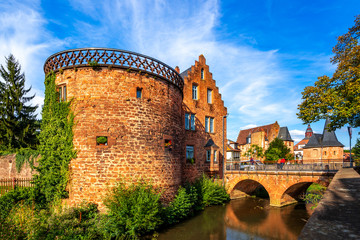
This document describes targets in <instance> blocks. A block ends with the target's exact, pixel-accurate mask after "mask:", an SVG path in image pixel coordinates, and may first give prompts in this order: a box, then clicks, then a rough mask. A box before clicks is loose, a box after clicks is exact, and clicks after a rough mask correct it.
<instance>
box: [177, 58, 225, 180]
mask: <svg viewBox="0 0 360 240" xmlns="http://www.w3.org/2000/svg"><path fill="white" fill-rule="evenodd" d="M201 69H203V79H202V78H201ZM184 83H185V86H184V101H183V111H184V114H185V112H187V113H192V114H195V131H193V130H185V146H186V145H188V146H194V155H195V163H194V164H191V163H189V162H188V161H187V160H186V159H185V157H184V158H183V159H182V163H183V165H184V166H183V181H193V180H194V179H195V178H197V177H199V176H201V174H202V173H208V174H209V175H212V176H214V175H216V176H217V177H222V176H221V175H222V158H223V116H225V115H226V114H227V109H226V107H225V106H224V102H223V100H222V99H221V94H220V92H219V89H218V87H217V86H216V82H215V80H214V79H213V78H212V73H210V71H209V66H208V65H206V60H205V57H204V56H203V55H200V56H199V61H195V65H193V66H192V67H191V70H189V71H188V72H187V76H186V77H184ZM193 85H196V86H197V89H198V91H197V94H198V97H197V99H196V100H194V99H193V98H192V86H193ZM208 89H210V90H212V94H211V95H212V100H211V103H208V101H207V91H208ZM205 117H212V118H214V133H208V132H205ZM184 119H185V118H183V120H182V124H183V126H184V125H185V123H184V121H185V120H184ZM224 125H225V126H224V133H225V134H224V141H225V146H226V119H225V124H224ZM210 138H211V139H212V140H213V141H214V143H215V144H216V145H217V146H218V147H219V148H218V149H216V151H217V153H216V157H217V160H218V161H217V164H214V163H213V157H214V156H213V154H212V157H211V158H212V160H211V161H210V162H207V161H206V149H205V148H204V146H205V145H206V143H207V142H208V140H209V139H210ZM212 153H213V152H212Z"/></svg>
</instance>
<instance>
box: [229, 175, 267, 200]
mask: <svg viewBox="0 0 360 240" xmlns="http://www.w3.org/2000/svg"><path fill="white" fill-rule="evenodd" d="M264 185H265V186H264ZM260 187H263V188H264V189H265V191H266V193H267V195H269V191H268V189H267V186H266V183H264V182H260V181H258V180H255V179H240V180H239V181H238V182H237V183H236V184H235V186H234V187H233V188H232V190H231V191H229V194H230V198H232V199H234V198H240V197H246V196H251V195H253V194H254V193H255V192H256V190H257V189H259V188H260Z"/></svg>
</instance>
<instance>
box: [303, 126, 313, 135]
mask: <svg viewBox="0 0 360 240" xmlns="http://www.w3.org/2000/svg"><path fill="white" fill-rule="evenodd" d="M312 135H313V130H312V129H311V127H310V124H308V127H307V129H306V132H305V138H311V136H312Z"/></svg>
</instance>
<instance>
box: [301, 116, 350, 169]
mask: <svg viewBox="0 0 360 240" xmlns="http://www.w3.org/2000/svg"><path fill="white" fill-rule="evenodd" d="M329 124H330V120H329V119H326V121H325V125H324V130H323V134H316V133H315V134H312V136H311V137H310V138H309V141H308V142H307V144H306V145H305V146H304V147H303V162H304V163H306V162H314V161H315V162H323V161H337V162H342V161H343V156H344V150H343V147H344V145H343V144H342V143H341V142H339V141H338V139H337V137H336V134H335V132H334V131H330V130H329V129H328V126H329Z"/></svg>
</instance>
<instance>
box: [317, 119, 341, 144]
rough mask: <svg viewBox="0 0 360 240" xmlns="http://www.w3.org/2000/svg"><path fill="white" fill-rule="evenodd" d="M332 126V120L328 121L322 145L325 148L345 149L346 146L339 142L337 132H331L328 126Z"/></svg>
mask: <svg viewBox="0 0 360 240" xmlns="http://www.w3.org/2000/svg"><path fill="white" fill-rule="evenodd" d="M329 124H330V119H328V118H327V119H326V121H325V127H324V132H323V137H322V145H323V147H344V145H343V144H342V143H341V142H339V141H338V139H337V137H336V135H335V132H334V131H329V129H328V126H329Z"/></svg>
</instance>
